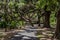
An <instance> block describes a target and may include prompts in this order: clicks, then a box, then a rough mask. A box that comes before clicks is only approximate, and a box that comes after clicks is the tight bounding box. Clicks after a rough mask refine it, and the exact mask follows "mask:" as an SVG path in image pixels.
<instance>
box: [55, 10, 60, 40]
mask: <svg viewBox="0 0 60 40" xmlns="http://www.w3.org/2000/svg"><path fill="white" fill-rule="evenodd" d="M55 38H57V39H59V40H60V10H59V11H58V13H57V25H56V31H55Z"/></svg>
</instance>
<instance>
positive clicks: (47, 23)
mask: <svg viewBox="0 0 60 40" xmlns="http://www.w3.org/2000/svg"><path fill="white" fill-rule="evenodd" d="M50 13H51V12H50V11H46V12H45V15H44V25H43V27H46V28H50Z"/></svg>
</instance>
